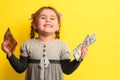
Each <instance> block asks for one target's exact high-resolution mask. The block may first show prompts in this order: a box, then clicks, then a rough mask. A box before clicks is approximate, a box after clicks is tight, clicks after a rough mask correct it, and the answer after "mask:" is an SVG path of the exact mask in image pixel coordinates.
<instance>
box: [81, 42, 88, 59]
mask: <svg viewBox="0 0 120 80" xmlns="http://www.w3.org/2000/svg"><path fill="white" fill-rule="evenodd" d="M87 52H88V47H87V46H86V45H84V44H83V45H82V47H81V57H80V60H82V59H84V57H85V56H86V54H87Z"/></svg>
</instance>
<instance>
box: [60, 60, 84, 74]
mask: <svg viewBox="0 0 120 80" xmlns="http://www.w3.org/2000/svg"><path fill="white" fill-rule="evenodd" d="M81 62H82V60H81V61H76V60H75V59H74V60H73V61H70V59H67V60H62V61H61V67H62V70H63V72H64V73H65V74H71V73H72V72H74V71H75V70H76V69H77V68H78V66H79V65H80V63H81Z"/></svg>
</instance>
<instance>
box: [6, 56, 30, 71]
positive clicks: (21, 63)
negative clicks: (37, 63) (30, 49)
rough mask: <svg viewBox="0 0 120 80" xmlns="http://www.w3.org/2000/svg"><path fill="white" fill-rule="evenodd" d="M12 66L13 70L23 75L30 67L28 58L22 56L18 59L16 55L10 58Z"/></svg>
mask: <svg viewBox="0 0 120 80" xmlns="http://www.w3.org/2000/svg"><path fill="white" fill-rule="evenodd" d="M8 60H9V62H10V64H11V66H12V67H13V69H14V70H15V71H16V72H18V73H22V72H24V71H25V69H26V68H27V65H28V57H23V56H20V59H18V58H16V57H15V55H14V54H12V55H11V57H9V58H8Z"/></svg>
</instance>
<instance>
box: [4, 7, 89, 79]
mask: <svg viewBox="0 0 120 80" xmlns="http://www.w3.org/2000/svg"><path fill="white" fill-rule="evenodd" d="M60 27H61V25H60V15H59V14H58V13H57V11H56V10H55V9H54V8H52V7H42V8H40V9H39V10H38V11H36V12H35V14H33V15H32V23H31V39H30V40H27V41H25V42H24V43H23V45H22V46H21V49H20V52H21V54H20V58H19V59H17V58H16V57H15V55H14V54H13V52H11V51H10V50H9V49H7V47H6V45H7V44H8V43H9V42H8V41H4V42H3V44H2V49H3V51H4V52H5V53H6V54H7V58H8V60H9V62H10V64H11V65H12V67H13V68H14V70H15V71H16V72H18V73H22V72H24V71H25V70H26V69H27V71H26V78H25V80H64V78H63V75H62V72H63V73H65V74H71V73H72V72H73V71H74V70H75V69H76V68H77V67H78V66H79V64H80V63H81V61H82V60H83V58H84V57H85V55H86V53H87V47H86V46H85V45H83V46H82V49H81V52H82V56H81V57H80V59H79V61H77V60H76V59H74V60H73V61H71V60H70V50H69V48H68V46H67V45H66V44H65V43H64V42H62V41H60V40H59V34H60ZM35 32H37V33H38V37H36V38H35V35H34V34H35Z"/></svg>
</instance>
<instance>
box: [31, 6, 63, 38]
mask: <svg viewBox="0 0 120 80" xmlns="http://www.w3.org/2000/svg"><path fill="white" fill-rule="evenodd" d="M44 9H51V10H53V11H54V12H55V14H56V16H57V19H58V23H59V30H58V31H56V32H55V38H57V39H59V38H60V27H61V21H60V15H59V13H58V12H57V10H56V9H54V8H52V7H42V8H40V9H38V10H37V11H36V12H35V13H34V14H32V16H31V19H32V22H31V32H30V38H31V39H32V38H34V37H35V32H37V31H35V30H34V28H33V26H32V25H33V23H34V22H37V19H38V16H39V14H40V13H41V12H42V11H43V10H44Z"/></svg>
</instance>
